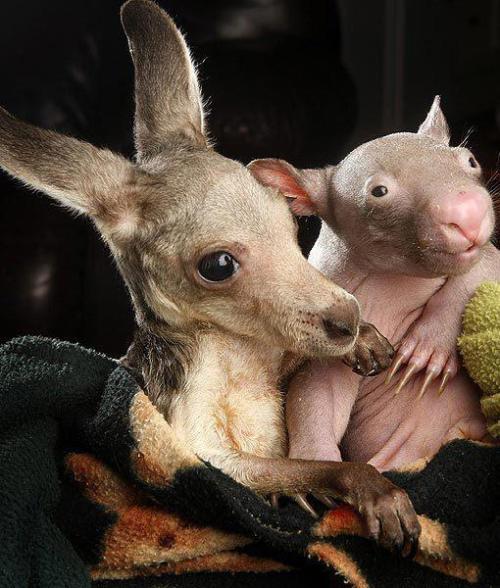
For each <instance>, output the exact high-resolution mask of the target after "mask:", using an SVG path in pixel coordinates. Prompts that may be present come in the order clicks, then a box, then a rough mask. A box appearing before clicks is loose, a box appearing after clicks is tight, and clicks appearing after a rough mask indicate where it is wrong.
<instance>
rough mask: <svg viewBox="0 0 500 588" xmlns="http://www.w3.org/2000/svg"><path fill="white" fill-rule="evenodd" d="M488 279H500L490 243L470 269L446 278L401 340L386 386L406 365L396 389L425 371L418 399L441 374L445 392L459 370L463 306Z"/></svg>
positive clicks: (498, 259) (499, 262) (499, 261)
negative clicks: (458, 339)
mask: <svg viewBox="0 0 500 588" xmlns="http://www.w3.org/2000/svg"><path fill="white" fill-rule="evenodd" d="M488 280H493V281H497V280H500V251H498V249H496V248H495V247H494V246H493V245H492V244H491V243H489V244H488V245H487V246H485V248H484V251H483V252H482V255H481V258H480V260H479V261H478V263H477V264H476V265H475V266H474V267H473V268H472V269H471V270H469V271H468V272H467V273H465V274H462V275H460V276H452V277H450V278H448V280H447V281H446V282H445V283H444V285H443V286H442V288H440V289H439V290H438V291H437V292H436V293H435V294H434V296H432V298H431V299H430V300H429V302H428V303H427V305H426V306H425V309H424V311H423V313H422V314H421V316H420V317H419V318H418V319H417V320H416V321H415V322H414V323H413V324H412V325H411V327H410V328H409V329H408V331H407V333H406V334H405V336H404V337H403V339H402V340H401V344H400V346H399V348H398V352H397V354H396V357H395V358H394V362H393V364H392V367H391V369H390V371H389V373H388V376H387V380H386V381H387V383H388V382H389V381H390V380H391V379H392V378H393V377H394V374H395V373H396V372H397V371H398V369H399V368H400V367H401V365H403V364H407V368H406V371H405V373H404V375H403V376H402V377H401V379H400V383H399V385H398V388H397V390H400V389H402V388H403V386H404V385H405V384H406V383H407V382H408V381H409V380H410V378H411V377H412V376H413V375H414V374H416V373H418V372H420V371H421V370H423V369H425V370H426V377H425V379H424V382H423V384H422V386H421V388H420V391H419V393H418V397H421V396H422V395H423V394H424V393H425V390H426V389H427V387H428V386H429V384H430V383H431V382H432V381H433V380H434V379H435V378H437V377H439V376H440V375H441V385H440V392H443V391H444V388H445V387H446V385H447V382H449V381H450V380H451V379H452V378H453V377H454V376H455V375H456V374H457V372H458V368H459V357H458V351H457V337H458V336H459V334H460V329H461V325H462V315H463V312H464V309H465V305H466V304H467V302H468V301H469V300H470V298H471V296H472V294H473V293H474V291H475V290H476V288H477V287H478V286H479V285H480V284H481V283H482V282H485V281H488Z"/></svg>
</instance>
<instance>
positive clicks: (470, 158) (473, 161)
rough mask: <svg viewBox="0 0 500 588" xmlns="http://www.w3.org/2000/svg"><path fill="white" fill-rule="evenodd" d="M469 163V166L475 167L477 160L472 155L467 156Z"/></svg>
mask: <svg viewBox="0 0 500 588" xmlns="http://www.w3.org/2000/svg"><path fill="white" fill-rule="evenodd" d="M469 165H470V166H471V167H477V165H478V164H477V161H476V160H475V159H474V158H473V157H469Z"/></svg>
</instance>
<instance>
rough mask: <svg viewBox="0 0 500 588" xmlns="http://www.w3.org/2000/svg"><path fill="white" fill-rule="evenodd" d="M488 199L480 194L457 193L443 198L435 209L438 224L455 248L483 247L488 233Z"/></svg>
mask: <svg viewBox="0 0 500 588" xmlns="http://www.w3.org/2000/svg"><path fill="white" fill-rule="evenodd" d="M489 206H490V203H489V201H488V198H486V197H485V195H484V194H481V193H480V192H458V193H452V194H448V195H447V196H445V198H444V199H443V200H442V201H441V202H440V205H439V207H438V208H437V219H436V220H438V222H439V223H440V224H442V225H444V226H443V230H444V232H445V234H446V235H447V237H448V238H449V239H450V240H451V241H452V242H453V244H454V245H456V246H457V247H460V248H462V247H464V248H467V247H470V246H472V245H483V244H484V243H485V242H486V241H487V239H488V237H489V235H488V234H487V233H488V225H489V222H488V215H487V213H488V209H489Z"/></svg>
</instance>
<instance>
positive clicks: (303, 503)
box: [292, 494, 318, 519]
mask: <svg viewBox="0 0 500 588" xmlns="http://www.w3.org/2000/svg"><path fill="white" fill-rule="evenodd" d="M292 498H293V499H294V500H295V502H296V503H297V504H298V505H299V506H300V507H301V508H302V509H303V510H305V511H306V512H307V513H309V514H310V515H311V516H312V517H313V518H315V519H317V518H318V513H317V512H316V511H315V510H314V508H313V507H312V506H311V505H310V504H309V502H307V499H306V497H305V496H304V494H294V495H293V496H292Z"/></svg>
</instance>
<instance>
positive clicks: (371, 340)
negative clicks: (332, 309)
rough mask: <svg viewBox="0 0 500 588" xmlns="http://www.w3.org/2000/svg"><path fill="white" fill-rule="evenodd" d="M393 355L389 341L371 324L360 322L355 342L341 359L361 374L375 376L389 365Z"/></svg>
mask: <svg viewBox="0 0 500 588" xmlns="http://www.w3.org/2000/svg"><path fill="white" fill-rule="evenodd" d="M393 357H394V349H393V347H392V345H391V344H390V343H389V341H387V339H386V338H385V337H384V336H383V335H381V334H380V333H379V331H378V330H377V329H376V328H375V327H374V326H373V325H371V324H370V323H365V322H361V325H360V327H359V335H358V338H357V339H356V344H355V346H354V348H353V349H352V351H350V352H349V353H347V354H346V355H344V356H343V357H342V361H343V362H344V363H345V364H347V365H348V366H349V367H351V368H352V370H353V371H354V372H356V373H357V374H359V375H361V376H375V375H377V374H379V373H380V372H381V371H383V370H385V369H386V368H388V367H389V366H390V364H391V361H392V358H393Z"/></svg>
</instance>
